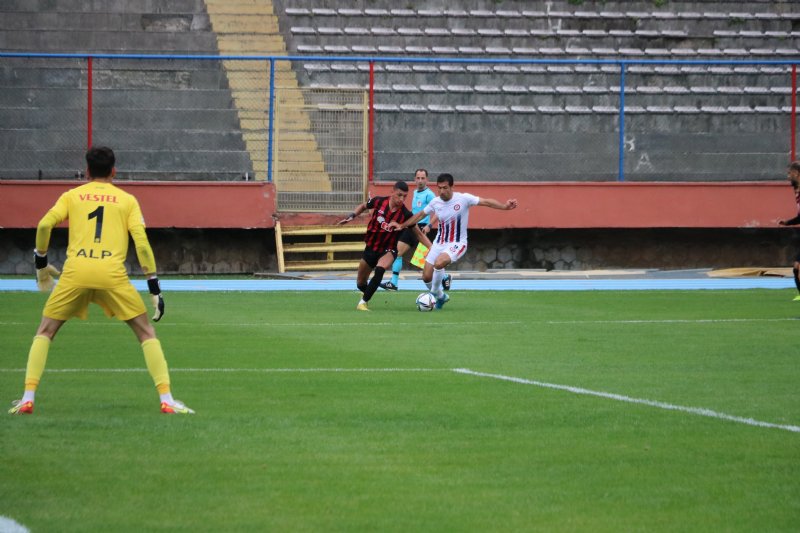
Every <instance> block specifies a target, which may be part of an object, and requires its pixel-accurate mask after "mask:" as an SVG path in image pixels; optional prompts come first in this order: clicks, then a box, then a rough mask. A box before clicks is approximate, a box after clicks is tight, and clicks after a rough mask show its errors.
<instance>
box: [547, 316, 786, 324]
mask: <svg viewBox="0 0 800 533" xmlns="http://www.w3.org/2000/svg"><path fill="white" fill-rule="evenodd" d="M797 320H800V319H797V318H792V317H784V318H674V319H669V318H665V319H653V320H548V321H547V322H545V324H726V323H739V322H789V321H797Z"/></svg>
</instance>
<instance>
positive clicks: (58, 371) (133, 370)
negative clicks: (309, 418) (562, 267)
mask: <svg viewBox="0 0 800 533" xmlns="http://www.w3.org/2000/svg"><path fill="white" fill-rule="evenodd" d="M452 370H453V369H452V368H170V369H169V371H170V372H171V373H177V372H180V373H204V372H209V373H210V372H222V373H234V372H241V373H250V374H278V373H313V372H329V373H348V372H352V373H359V372H360V373H370V372H375V373H378V372H452ZM11 372H25V369H24V368H0V373H11ZM45 372H47V373H48V374H131V373H142V372H147V369H146V368H52V369H50V368H48V369H47V370H46V371H45Z"/></svg>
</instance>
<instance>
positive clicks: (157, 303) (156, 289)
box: [147, 277, 164, 322]
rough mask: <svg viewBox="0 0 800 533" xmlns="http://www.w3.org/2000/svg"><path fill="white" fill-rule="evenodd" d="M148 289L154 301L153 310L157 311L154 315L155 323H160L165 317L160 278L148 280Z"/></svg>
mask: <svg viewBox="0 0 800 533" xmlns="http://www.w3.org/2000/svg"><path fill="white" fill-rule="evenodd" d="M147 289H148V290H149V291H150V298H152V300H153V308H154V309H155V310H156V311H155V313H153V322H158V321H159V320H161V317H162V316H164V297H163V296H161V285H159V283H158V278H156V277H152V278H150V279H148V280H147Z"/></svg>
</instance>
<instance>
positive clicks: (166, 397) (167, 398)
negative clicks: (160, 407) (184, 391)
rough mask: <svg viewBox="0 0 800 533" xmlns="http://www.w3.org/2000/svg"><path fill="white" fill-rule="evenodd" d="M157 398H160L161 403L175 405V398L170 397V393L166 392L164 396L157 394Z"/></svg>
mask: <svg viewBox="0 0 800 533" xmlns="http://www.w3.org/2000/svg"><path fill="white" fill-rule="evenodd" d="M159 396H160V397H161V403H168V404H169V405H172V404H173V403H175V398H173V397H172V393H171V392H168V393H166V394H159Z"/></svg>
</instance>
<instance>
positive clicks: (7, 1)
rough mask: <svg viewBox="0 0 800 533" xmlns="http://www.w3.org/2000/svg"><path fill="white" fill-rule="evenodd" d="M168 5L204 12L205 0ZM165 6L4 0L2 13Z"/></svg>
mask: <svg viewBox="0 0 800 533" xmlns="http://www.w3.org/2000/svg"><path fill="white" fill-rule="evenodd" d="M168 6H169V7H168V9H169V12H170V13H202V12H203V10H204V7H205V5H204V2H203V0H169V4H168ZM92 8H93V9H92ZM164 8H165V2H164V1H163V0H104V1H103V2H95V3H91V4H88V5H87V2H86V1H85V0H58V1H57V2H49V1H44V0H3V2H2V5H0V13H13V12H35V13H41V12H50V13H83V12H86V11H95V12H102V13H158V12H160V11H164Z"/></svg>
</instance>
